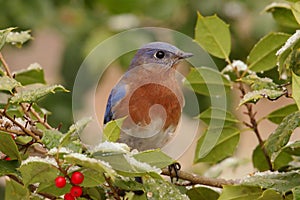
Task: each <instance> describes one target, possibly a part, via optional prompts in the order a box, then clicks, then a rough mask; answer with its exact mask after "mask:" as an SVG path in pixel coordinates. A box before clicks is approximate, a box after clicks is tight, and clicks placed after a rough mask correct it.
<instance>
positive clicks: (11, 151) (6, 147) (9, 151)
mask: <svg viewBox="0 0 300 200" xmlns="http://www.w3.org/2000/svg"><path fill="white" fill-rule="evenodd" d="M0 141H1V142H0V151H1V152H2V153H4V154H5V155H7V156H9V157H10V159H11V160H21V156H20V153H19V150H18V147H17V145H16V143H15V141H14V140H13V139H12V136H11V135H10V134H9V133H5V132H2V131H0Z"/></svg>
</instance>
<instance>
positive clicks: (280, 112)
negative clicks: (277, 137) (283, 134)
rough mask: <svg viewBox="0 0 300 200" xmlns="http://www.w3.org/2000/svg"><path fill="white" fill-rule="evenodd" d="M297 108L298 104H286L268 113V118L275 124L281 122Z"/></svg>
mask: <svg viewBox="0 0 300 200" xmlns="http://www.w3.org/2000/svg"><path fill="white" fill-rule="evenodd" d="M297 110H298V108H297V105H296V104H290V105H286V106H283V107H281V108H279V109H277V110H274V111H273V112H271V113H270V114H268V115H267V119H268V120H270V121H271V122H273V123H275V124H280V122H281V121H282V120H283V118H285V117H286V116H287V115H289V114H291V113H293V112H296V111H297Z"/></svg>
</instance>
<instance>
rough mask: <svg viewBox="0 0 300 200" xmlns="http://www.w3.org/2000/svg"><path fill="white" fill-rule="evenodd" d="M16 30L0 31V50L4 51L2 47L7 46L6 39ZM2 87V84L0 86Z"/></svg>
mask: <svg viewBox="0 0 300 200" xmlns="http://www.w3.org/2000/svg"><path fill="white" fill-rule="evenodd" d="M14 29H15V28H7V29H4V30H0V50H1V49H2V47H3V46H4V45H5V43H6V38H7V35H8V34H9V33H10V32H11V31H12V30H14ZM0 85H1V84H0Z"/></svg>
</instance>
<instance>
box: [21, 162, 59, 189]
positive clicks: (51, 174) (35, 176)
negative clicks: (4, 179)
mask: <svg viewBox="0 0 300 200" xmlns="http://www.w3.org/2000/svg"><path fill="white" fill-rule="evenodd" d="M40 159H41V161H31V162H27V163H25V164H22V165H21V166H20V168H19V170H20V172H21V174H22V178H23V182H24V184H25V185H26V186H28V185H29V184H33V183H45V184H47V185H48V184H49V181H53V182H54V180H55V178H56V177H57V175H58V174H59V170H58V169H57V168H56V167H55V166H54V165H53V164H51V162H48V161H47V159H49V158H44V160H43V159H42V158H40Z"/></svg>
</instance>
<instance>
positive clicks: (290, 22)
mask: <svg viewBox="0 0 300 200" xmlns="http://www.w3.org/2000/svg"><path fill="white" fill-rule="evenodd" d="M290 1H292V0H290ZM264 11H266V12H269V13H271V14H272V16H273V18H274V19H275V21H276V22H277V23H278V24H279V25H282V26H285V27H290V28H299V24H298V23H297V21H296V19H295V17H294V15H293V12H292V9H291V6H290V4H288V3H272V4H270V5H268V6H267V7H266V8H265V9H264Z"/></svg>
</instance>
